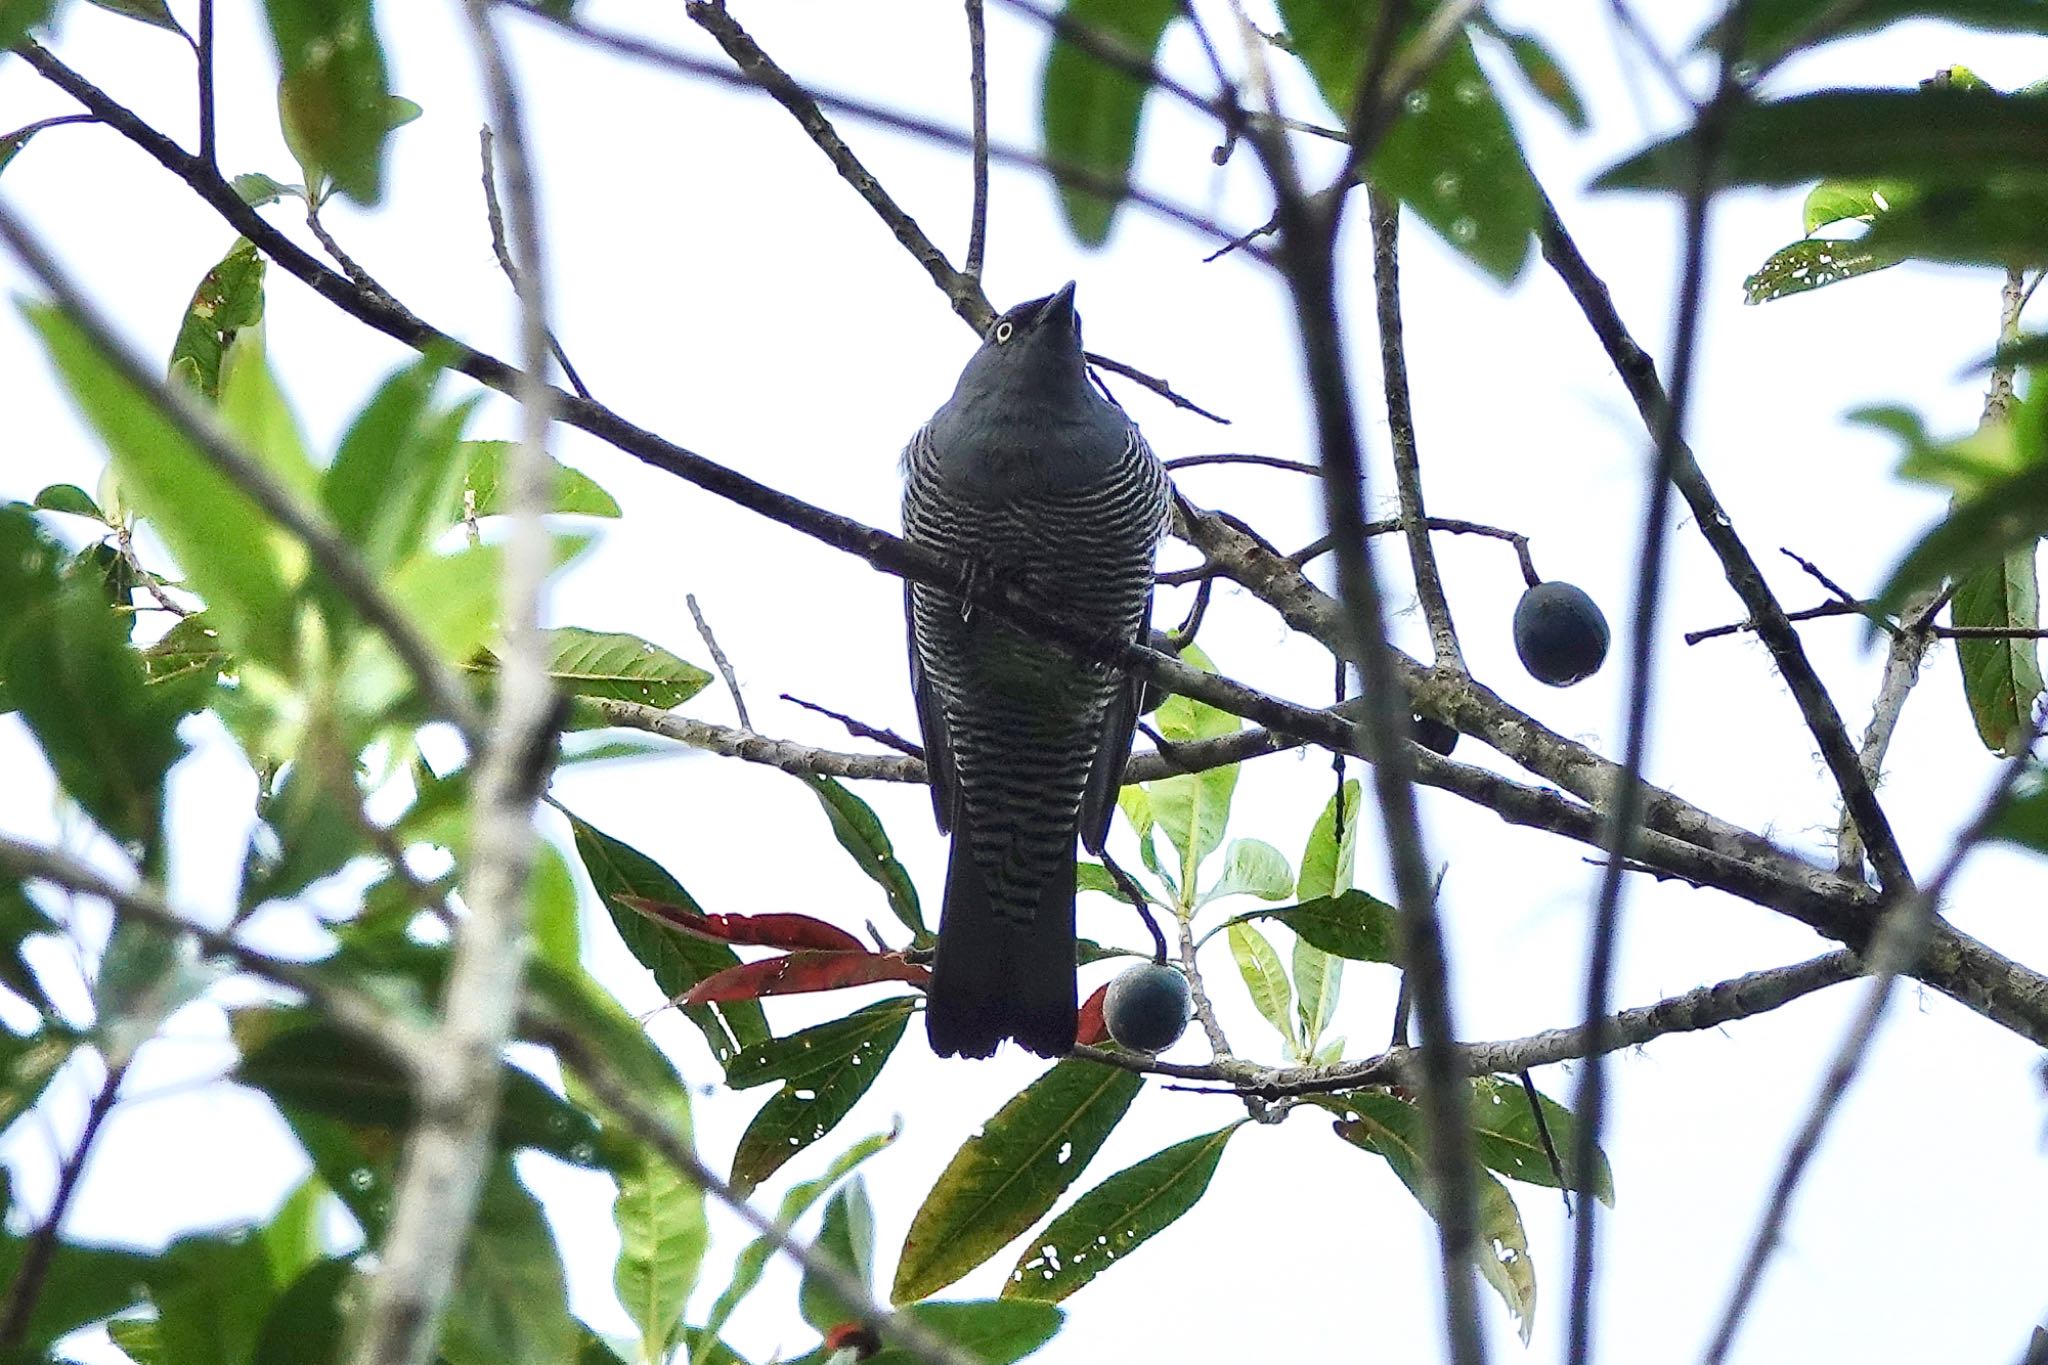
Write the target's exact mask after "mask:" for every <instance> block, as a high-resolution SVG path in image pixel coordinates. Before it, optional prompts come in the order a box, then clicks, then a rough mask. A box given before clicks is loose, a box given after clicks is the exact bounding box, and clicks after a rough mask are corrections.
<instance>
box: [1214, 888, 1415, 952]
mask: <svg viewBox="0 0 2048 1365" xmlns="http://www.w3.org/2000/svg"><path fill="white" fill-rule="evenodd" d="M1261 919H1264V920H1272V921H1274V922H1275V923H1278V924H1284V925H1286V926H1287V927H1288V928H1289V929H1291V930H1293V931H1294V934H1295V937H1297V938H1300V939H1302V940H1303V941H1305V942H1308V943H1312V944H1314V945H1315V946H1316V947H1318V948H1320V949H1322V950H1323V951H1324V952H1326V953H1331V954H1334V955H1335V956H1337V957H1348V958H1350V959H1351V960H1352V961H1353V962H1398V961H1400V942H1401V940H1400V926H1399V925H1398V924H1397V923H1396V912H1395V910H1394V907H1393V906H1391V905H1388V904H1387V903H1386V902H1385V901H1383V900H1380V899H1379V898H1378V897H1376V896H1368V895H1367V894H1366V893H1365V892H1363V891H1346V892H1345V893H1344V894H1343V895H1341V896H1332V897H1325V898H1323V899H1320V900H1312V901H1303V902H1302V903H1301V904H1299V905H1289V906H1284V907H1282V908H1281V909H1278V910H1248V911H1246V912H1245V913H1244V914H1242V915H1239V916H1237V918H1236V919H1235V920H1233V921H1232V923H1234V924H1237V923H1244V922H1246V921H1249V920H1261Z"/></svg>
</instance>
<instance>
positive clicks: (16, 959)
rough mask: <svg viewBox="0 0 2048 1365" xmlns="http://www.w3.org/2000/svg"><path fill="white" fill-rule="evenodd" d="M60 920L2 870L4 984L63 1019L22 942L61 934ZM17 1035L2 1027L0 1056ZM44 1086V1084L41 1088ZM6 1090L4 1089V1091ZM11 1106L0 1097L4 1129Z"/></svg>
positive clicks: (0, 1070)
mask: <svg viewBox="0 0 2048 1365" xmlns="http://www.w3.org/2000/svg"><path fill="white" fill-rule="evenodd" d="M61 933H62V930H60V929H59V928H58V927H57V923H56V921H54V920H52V919H51V918H50V917H49V916H48V915H46V914H44V913H43V911H42V907H40V906H38V905H37V904H36V903H35V902H34V901H32V900H30V899H29V897H28V892H26V891H24V890H23V889H22V886H21V883H20V882H19V881H18V880H16V879H15V878H14V877H13V876H11V875H9V874H6V873H0V986H5V987H6V988H7V989H9V990H11V991H13V992H14V993H15V994H16V995H18V996H20V997H21V998H22V999H23V1000H26V1001H27V1002H28V1003H29V1004H31V1005H33V1006H35V1008H36V1009H37V1010H38V1011H39V1012H40V1013H41V1014H42V1015H43V1016H44V1017H45V1019H46V1020H47V1019H54V1018H61V1017H62V1015H61V1013H60V1012H59V1011H58V1009H57V1007H56V1006H55V1005H54V1004H52V1003H51V1001H50V998H49V996H48V995H46V994H45V993H44V992H43V986H42V982H41V981H39V980H38V979H37V977H36V974H35V970H34V969H33V968H32V967H30V966H29V965H28V957H27V955H26V954H24V953H23V952H22V945H23V944H25V943H27V942H28V940H29V939H31V938H34V937H36V936H37V935H39V934H51V935H56V934H61ZM13 1037H14V1035H12V1034H8V1033H6V1032H5V1030H0V1055H4V1054H5V1048H6V1045H7V1042H8V1040H9V1039H12V1038H13ZM6 1076H7V1068H6V1065H5V1063H4V1062H0V1079H4V1078H5V1077H6ZM37 1089H38V1090H40V1089H41V1087H40V1086H38V1087H37ZM0 1093H4V1092H0ZM18 1112H19V1111H18V1110H16V1111H11V1112H10V1110H9V1108H8V1105H7V1101H6V1100H5V1099H0V1130H4V1129H5V1128H6V1127H7V1125H8V1124H9V1123H11V1122H13V1121H14V1115H15V1113H18Z"/></svg>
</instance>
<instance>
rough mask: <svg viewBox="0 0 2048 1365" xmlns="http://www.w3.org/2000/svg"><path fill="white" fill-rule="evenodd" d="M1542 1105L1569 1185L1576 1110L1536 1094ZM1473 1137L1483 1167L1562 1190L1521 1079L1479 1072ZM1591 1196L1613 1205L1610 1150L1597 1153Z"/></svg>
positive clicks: (1474, 1095)
mask: <svg viewBox="0 0 2048 1365" xmlns="http://www.w3.org/2000/svg"><path fill="white" fill-rule="evenodd" d="M1536 1098H1537V1102H1538V1103H1539V1104H1540V1105H1541V1106H1542V1108H1543V1126H1544V1128H1545V1129H1548V1130H1549V1133H1550V1141H1551V1145H1552V1146H1553V1147H1555V1148H1556V1149H1557V1160H1558V1165H1559V1166H1562V1167H1563V1168H1564V1173H1565V1183H1566V1185H1567V1186H1569V1185H1572V1184H1575V1183H1576V1182H1575V1181H1574V1180H1573V1179H1572V1141H1573V1133H1574V1132H1575V1130H1576V1127H1577V1124H1576V1120H1574V1119H1573V1117H1572V1111H1571V1110H1569V1109H1567V1108H1565V1107H1564V1106H1563V1105H1561V1104H1559V1103H1558V1102H1557V1101H1556V1100H1553V1099H1552V1098H1550V1096H1548V1095H1545V1094H1543V1093H1542V1092H1541V1091H1538V1092H1537V1095H1536ZM1472 1136H1473V1139H1474V1148H1473V1150H1474V1153H1475V1154H1476V1155H1477V1156H1478V1158H1479V1162H1480V1164H1481V1165H1483V1166H1485V1167H1487V1168H1488V1169H1490V1170H1495V1171H1499V1172H1500V1173H1501V1174H1502V1175H1504V1176H1506V1177H1507V1178H1508V1179H1510V1180H1519V1181H1521V1182H1523V1183H1524V1184H1528V1185H1544V1186H1547V1187H1549V1188H1551V1189H1556V1188H1558V1183H1557V1171H1556V1169H1555V1168H1553V1167H1552V1166H1551V1164H1550V1153H1549V1152H1548V1151H1546V1150H1545V1149H1544V1146H1543V1134H1542V1132H1541V1131H1540V1130H1538V1128H1537V1126H1536V1116H1535V1114H1534V1113H1532V1112H1531V1111H1530V1109H1529V1096H1528V1092H1527V1091H1525V1090H1524V1089H1523V1088H1522V1083H1521V1082H1520V1081H1519V1080H1514V1079H1511V1078H1509V1077H1506V1076H1479V1077H1476V1078H1474V1080H1473V1082H1472ZM1593 1197H1594V1198H1595V1199H1598V1200H1599V1201H1600V1202H1601V1203H1603V1204H1605V1205H1607V1206H1608V1207H1609V1208H1613V1207H1614V1172H1613V1171H1612V1170H1611V1169H1609V1167H1608V1165H1607V1155H1606V1153H1604V1152H1602V1151H1600V1150H1598V1149H1597V1148H1596V1149H1594V1152H1593Z"/></svg>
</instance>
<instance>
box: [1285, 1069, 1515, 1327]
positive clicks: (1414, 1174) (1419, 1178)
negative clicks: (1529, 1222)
mask: <svg viewBox="0 0 2048 1365" xmlns="http://www.w3.org/2000/svg"><path fill="white" fill-rule="evenodd" d="M1316 1102H1317V1103H1320V1104H1322V1105H1323V1107H1324V1108H1327V1109H1331V1110H1333V1111H1335V1112H1338V1113H1340V1114H1344V1115H1346V1116H1347V1117H1344V1118H1341V1119H1339V1121H1338V1123H1337V1125H1336V1127H1337V1135H1338V1136H1339V1137H1341V1138H1343V1139H1344V1140H1345V1141H1346V1142H1349V1143H1350V1144H1352V1145H1353V1146H1354V1147H1358V1148H1361V1149H1363V1150H1365V1151H1368V1152H1375V1153H1378V1154H1379V1155H1380V1156H1382V1157H1385V1158H1386V1161H1387V1165H1388V1166H1390V1167H1392V1168H1393V1171H1394V1174H1395V1175H1397V1176H1399V1177H1400V1178H1401V1183H1402V1184H1404V1185H1406V1186H1407V1187H1408V1192H1409V1193H1410V1194H1413V1195H1414V1196H1415V1198H1416V1200H1417V1202H1419V1203H1420V1204H1421V1205H1422V1206H1423V1207H1424V1208H1425V1209H1427V1208H1429V1207H1430V1201H1429V1198H1428V1196H1427V1195H1426V1193H1425V1191H1424V1183H1425V1179H1426V1176H1425V1172H1424V1161H1423V1155H1422V1151H1423V1142H1422V1111H1421V1110H1420V1109H1418V1108H1417V1107H1416V1106H1415V1105H1413V1104H1410V1103H1409V1102H1408V1101H1406V1100H1403V1099H1397V1098H1395V1097H1394V1096H1392V1095H1385V1094H1375V1093H1372V1092H1369V1091H1359V1092H1354V1093H1352V1094H1347V1095H1333V1096H1329V1097H1327V1098H1324V1097H1318V1099H1317V1101H1316ZM1476 1176H1477V1189H1476V1191H1475V1193H1476V1195H1477V1203H1478V1208H1477V1210H1476V1212H1477V1214H1478V1228H1477V1231H1478V1234H1479V1273H1480V1275H1481V1276H1482V1277H1483V1278H1484V1279H1485V1280H1486V1282H1487V1283H1488V1284H1489V1285H1492V1286H1493V1289H1494V1292H1495V1293H1497V1294H1499V1295H1500V1296H1501V1301H1502V1302H1504V1303H1506V1304H1507V1306H1508V1312H1509V1313H1510V1314H1512V1315H1513V1316H1514V1318H1515V1320H1516V1326H1517V1328H1518V1329H1519V1331H1520V1332H1521V1337H1522V1344H1523V1345H1525V1346H1526V1345H1528V1343H1529V1334H1530V1332H1532V1331H1533V1330H1534V1329H1535V1325H1536V1321H1535V1319H1536V1268H1535V1266H1534V1265H1532V1264H1531V1263H1530V1260H1529V1239H1528V1236H1527V1234H1526V1233H1524V1231H1523V1230H1522V1215H1521V1213H1520V1212H1519V1211H1518V1210H1517V1209H1516V1208H1515V1201H1514V1198H1513V1196H1511V1195H1510V1194H1509V1193H1508V1191H1507V1187H1506V1186H1504V1185H1502V1184H1501V1183H1500V1181H1498V1180H1496V1179H1494V1178H1493V1177H1492V1176H1491V1175H1488V1174H1487V1173H1486V1172H1484V1171H1479V1172H1477V1173H1476Z"/></svg>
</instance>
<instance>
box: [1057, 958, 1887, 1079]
mask: <svg viewBox="0 0 2048 1365" xmlns="http://www.w3.org/2000/svg"><path fill="white" fill-rule="evenodd" d="M1861 975H1863V964H1862V961H1861V959H1859V958H1858V957H1857V956H1856V954H1854V953H1852V952H1849V951H1848V950H1847V949H1839V950H1837V951H1835V952H1831V953H1823V954H1822V955H1821V956H1819V957H1815V958H1809V959H1808V960H1806V961H1804V962H1798V963H1794V964H1792V965H1790V966H1786V967H1772V968H1769V969H1767V970H1764V971H1758V972H1749V973H1746V974H1744V975H1742V976H1737V977H1733V978H1731V979H1729V980H1727V981H1720V982H1716V983H1715V984H1713V985H1711V986H1701V987H1699V988H1697V989H1695V990H1690V991H1686V992H1685V993H1684V994H1682V995H1675V996H1671V997H1668V998H1666V999H1663V1000H1659V1001H1656V1002H1655V1003H1653V1004H1649V1005H1641V1006H1637V1007H1635V1008H1633V1009H1625V1010H1622V1011H1621V1012H1620V1013H1618V1014H1616V1015H1614V1016H1613V1017H1612V1018H1610V1019H1609V1020H1608V1021H1607V1022H1606V1025H1605V1027H1604V1028H1602V1029H1601V1034H1602V1036H1603V1038H1606V1039H1610V1040H1615V1041H1614V1044H1613V1045H1614V1046H1615V1047H1617V1048H1626V1047H1640V1046H1642V1045H1643V1044H1645V1043H1648V1042H1651V1041H1653V1040H1655V1039H1657V1038H1661V1037H1664V1036H1666V1035H1667V1034H1673V1033H1695V1032H1699V1031H1701V1030H1704V1029H1713V1028H1719V1027H1721V1026H1722V1025H1724V1024H1730V1023H1734V1022H1736V1021H1737V1020H1741V1019H1748V1018H1752V1017H1754V1016H1756V1015H1759V1014H1767V1013H1769V1012H1770V1011H1772V1010H1775V1009H1779V1008H1782V1007H1783V1006H1785V1005H1788V1004H1790V1003H1792V1002H1793V1001H1794V1000H1797V999H1799V998H1801V997H1802V996H1806V995H1811V994H1812V993H1813V992H1815V991H1819V990H1825V989H1826V988H1827V987H1829V986H1835V985H1839V984H1841V983H1842V982H1844V981H1851V980H1854V979H1855V978H1857V977H1859V976H1861ZM1595 1042H1596V1040H1595V1039H1594V1038H1593V1037H1592V1035H1590V1034H1589V1033H1587V1032H1586V1030H1585V1029H1584V1028H1579V1027H1574V1028H1558V1029H1548V1030H1545V1031H1544V1032H1542V1033H1536V1034H1531V1035H1530V1036H1528V1037H1526V1038H1512V1039H1506V1040H1503V1041H1500V1042H1491V1043H1462V1044H1460V1045H1459V1046H1458V1047H1457V1048H1456V1049H1455V1050H1454V1051H1453V1054H1452V1060H1453V1062H1454V1064H1455V1066H1456V1070H1457V1074H1458V1075H1459V1076H1461V1077H1470V1076H1497V1075H1513V1074H1515V1073H1516V1072H1520V1071H1527V1070H1529V1069H1531V1068H1533V1067H1539V1066H1550V1065H1553V1064H1555V1063H1558V1062H1569V1061H1574V1060H1577V1059H1579V1058H1582V1057H1584V1056H1585V1055H1586V1053H1587V1051H1588V1050H1589V1049H1591V1048H1592V1047H1593V1046H1594V1043H1595ZM1073 1055H1074V1056H1077V1057H1087V1058H1090V1059H1091V1060H1094V1061H1100V1062H1107V1063H1109V1064H1110V1065H1111V1066H1117V1067H1122V1068H1123V1069H1124V1070H1126V1071H1137V1072H1142V1073H1144V1074H1146V1075H1153V1076H1171V1077H1173V1078H1175V1079H1177V1080H1191V1081H1215V1082H1220V1083H1222V1084H1224V1085H1226V1086H1228V1087H1229V1092H1228V1093H1233V1094H1248V1095H1257V1096H1259V1097H1260V1098H1262V1099H1268V1100H1274V1099H1281V1098H1284V1097H1286V1096H1289V1095H1326V1094H1333V1093H1340V1092H1342V1091H1346V1090H1358V1089H1361V1088H1363V1087H1366V1086H1373V1085H1406V1084H1410V1083H1411V1082H1412V1081H1413V1079H1414V1077H1415V1075H1416V1073H1417V1071H1418V1070H1419V1069H1420V1062H1421V1058H1420V1056H1419V1054H1418V1052H1417V1050H1416V1049H1414V1048H1411V1047H1391V1048H1388V1049H1387V1050H1386V1051H1385V1052H1382V1053H1381V1054H1380V1055H1379V1056H1377V1057H1366V1058H1361V1059H1359V1060H1357V1061H1351V1062H1335V1063H1331V1064H1328V1065H1323V1066H1286V1067H1248V1066H1247V1065H1246V1064H1245V1063H1243V1062H1241V1061H1240V1062H1236V1063H1234V1064H1230V1065H1217V1064H1213V1063H1189V1062H1165V1061H1160V1060H1158V1059H1157V1058H1150V1057H1143V1056H1139V1055H1135V1054H1132V1053H1127V1052H1121V1051H1116V1052H1112V1051H1110V1050H1109V1049H1107V1048H1092V1047H1077V1048H1075V1049H1074V1052H1073Z"/></svg>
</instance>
